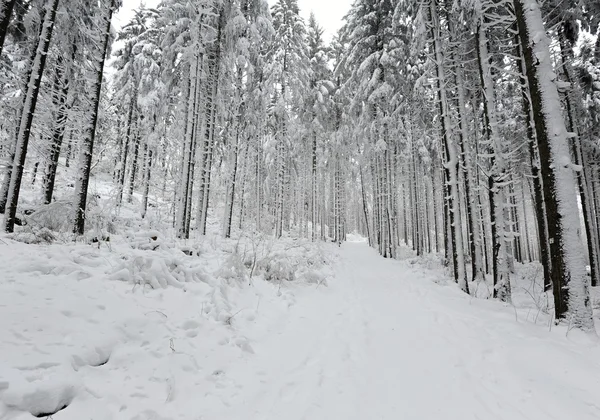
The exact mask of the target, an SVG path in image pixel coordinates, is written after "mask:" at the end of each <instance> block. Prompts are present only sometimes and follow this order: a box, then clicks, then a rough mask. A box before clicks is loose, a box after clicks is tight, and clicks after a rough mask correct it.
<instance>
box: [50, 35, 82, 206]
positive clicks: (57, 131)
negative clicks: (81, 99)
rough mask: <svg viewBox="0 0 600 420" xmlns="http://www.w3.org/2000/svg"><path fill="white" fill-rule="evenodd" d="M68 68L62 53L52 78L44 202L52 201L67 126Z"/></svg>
mask: <svg viewBox="0 0 600 420" xmlns="http://www.w3.org/2000/svg"><path fill="white" fill-rule="evenodd" d="M75 53H76V46H75V43H73V45H72V51H71V63H72V62H73V61H74V60H75ZM69 76H70V75H69V70H68V69H67V63H65V60H64V58H63V56H62V55H59V56H58V59H57V63H56V73H55V78H54V95H53V102H54V106H55V107H56V118H55V120H54V125H53V127H52V143H51V145H50V155H49V156H48V163H47V166H46V173H45V177H44V203H46V204H50V202H52V194H53V193H54V183H55V180H56V169H57V167H58V158H59V156H60V149H61V147H62V143H63V139H64V137H65V131H66V126H67V114H68V106H67V96H68V94H69Z"/></svg>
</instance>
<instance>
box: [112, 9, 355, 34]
mask: <svg viewBox="0 0 600 420" xmlns="http://www.w3.org/2000/svg"><path fill="white" fill-rule="evenodd" d="M267 1H268V3H269V5H273V4H274V3H275V2H276V1H277V0H267ZM159 2H160V0H145V1H144V4H146V6H148V7H154V6H156V5H157V4H158V3H159ZM352 2H353V0H298V6H300V14H301V15H302V17H303V18H305V19H307V20H308V16H309V15H310V12H311V10H312V11H313V12H314V13H315V16H316V18H317V21H318V22H319V24H320V25H321V26H322V27H323V29H325V39H327V40H329V39H331V36H332V35H333V34H335V33H336V32H337V30H338V29H339V28H340V27H341V26H342V18H343V17H344V15H345V14H346V13H347V12H348V10H350V5H351V4H352ZM139 5H140V0H123V7H121V9H120V10H119V12H118V13H117V14H116V15H115V16H114V18H113V25H114V26H115V27H117V28H120V27H121V26H122V25H124V24H125V23H127V21H128V20H129V19H130V18H131V16H132V13H131V11H132V10H133V9H135V8H136V7H138V6H139Z"/></svg>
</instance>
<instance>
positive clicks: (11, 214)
mask: <svg viewBox="0 0 600 420" xmlns="http://www.w3.org/2000/svg"><path fill="white" fill-rule="evenodd" d="M57 8H58V0H50V1H49V2H48V4H47V5H46V13H45V14H44V20H43V23H42V28H41V32H40V40H39V43H38V46H37V49H36V54H35V58H34V59H33V63H32V66H31V72H30V74H29V78H28V83H27V90H26V92H25V102H24V105H23V111H22V113H21V121H20V123H19V131H18V134H17V141H16V148H15V157H14V159H13V165H12V168H11V177H10V184H9V188H8V195H7V200H6V209H5V214H4V230H5V231H6V232H12V231H13V229H14V226H15V217H16V214H17V204H18V202H19V193H20V190H21V179H22V178H23V168H24V166H25V157H26V156H27V147H28V145H29V138H30V136H31V123H32V122H33V117H34V114H35V107H36V105H37V100H38V94H39V91H40V85H41V82H42V75H43V73H44V67H45V66H46V57H47V55H48V49H49V47H50V40H51V38H52V32H53V30H54V22H55V20H56V10H57Z"/></svg>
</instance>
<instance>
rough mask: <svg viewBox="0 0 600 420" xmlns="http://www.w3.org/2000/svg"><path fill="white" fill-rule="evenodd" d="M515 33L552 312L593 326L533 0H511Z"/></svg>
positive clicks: (563, 134)
mask: <svg viewBox="0 0 600 420" xmlns="http://www.w3.org/2000/svg"><path fill="white" fill-rule="evenodd" d="M514 9H515V16H516V18H517V25H518V29H519V31H518V32H519V38H520V40H521V47H522V49H523V57H524V62H525V68H526V71H527V80H528V82H529V85H528V86H529V97H530V98H531V107H532V113H533V118H534V123H535V132H536V138H537V143H538V149H539V153H540V163H541V174H542V181H543V186H544V189H543V190H544V200H545V203H546V212H547V220H548V233H549V238H550V240H549V242H550V252H551V255H552V285H553V294H554V308H555V317H556V319H557V320H560V319H565V318H566V317H567V316H568V315H569V316H570V319H569V323H570V325H571V326H573V327H576V328H580V329H583V330H588V331H592V330H593V329H594V321H593V318H592V307H591V302H590V295H589V284H588V281H587V279H586V275H585V267H583V266H581V265H582V264H581V262H582V261H581V255H582V254H583V247H582V246H581V244H580V242H579V238H578V235H577V233H576V231H577V228H578V224H579V220H578V219H579V217H578V212H577V207H576V200H575V190H576V188H577V187H576V181H575V177H574V175H573V170H572V168H571V167H570V166H569V164H568V163H567V162H565V158H567V157H568V155H569V148H568V143H567V131H566V127H565V124H564V120H563V117H562V114H561V112H560V98H559V96H558V91H557V88H556V85H555V84H554V77H555V75H554V72H553V66H552V63H551V62H550V59H551V58H550V57H551V55H550V41H549V40H548V38H547V36H546V33H545V29H544V26H543V20H542V13H541V11H540V8H539V5H538V4H537V1H536V0H514Z"/></svg>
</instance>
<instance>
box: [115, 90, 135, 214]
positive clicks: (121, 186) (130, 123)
mask: <svg viewBox="0 0 600 420" xmlns="http://www.w3.org/2000/svg"><path fill="white" fill-rule="evenodd" d="M134 96H135V95H134ZM135 100H136V99H134V98H132V99H131V101H130V103H129V112H128V113H127V131H126V133H125V140H124V143H123V150H122V153H121V156H120V163H119V181H118V193H117V194H118V195H117V204H118V205H120V204H121V202H122V201H123V190H124V189H125V169H126V168H127V155H128V154H129V145H130V144H131V131H132V126H133V110H134V108H135V105H134V101H135Z"/></svg>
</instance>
